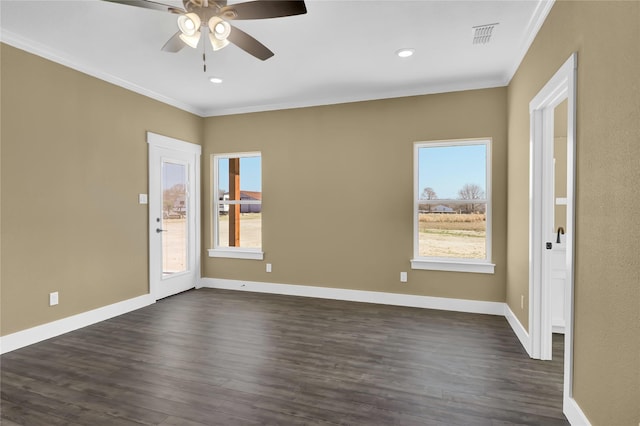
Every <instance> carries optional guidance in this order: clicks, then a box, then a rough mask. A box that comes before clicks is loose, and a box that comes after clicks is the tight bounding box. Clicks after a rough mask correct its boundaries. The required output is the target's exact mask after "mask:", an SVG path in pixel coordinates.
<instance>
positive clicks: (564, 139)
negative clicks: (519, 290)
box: [529, 53, 577, 407]
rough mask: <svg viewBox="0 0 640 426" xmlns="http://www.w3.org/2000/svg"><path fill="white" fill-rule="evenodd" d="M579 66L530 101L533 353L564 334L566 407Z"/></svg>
mask: <svg viewBox="0 0 640 426" xmlns="http://www.w3.org/2000/svg"><path fill="white" fill-rule="evenodd" d="M576 70H577V55H576V54H575V53H574V54H572V55H571V56H570V57H569V59H568V60H567V61H566V62H565V63H564V64H563V65H562V67H560V69H559V70H558V71H557V72H556V74H555V75H554V76H553V77H552V78H551V79H550V80H549V81H548V82H547V84H546V85H545V86H544V87H543V88H542V90H540V92H539V93H538V94H537V95H536V96H535V97H534V98H533V100H532V101H531V102H530V104H529V113H530V129H531V130H530V132H531V139H530V143H531V167H530V191H531V193H530V200H531V203H530V212H529V218H530V224H529V244H530V246H529V254H530V265H529V335H530V339H531V341H530V348H531V353H530V355H531V357H532V358H537V359H542V360H550V359H551V358H552V338H553V332H554V331H555V332H557V333H559V332H563V333H564V391H563V401H564V404H563V405H564V406H565V407H566V406H567V403H568V401H569V400H570V399H571V398H572V371H573V289H574V246H575V235H576V234H575V173H576V160H575V157H576V138H575V117H576V102H575V101H576Z"/></svg>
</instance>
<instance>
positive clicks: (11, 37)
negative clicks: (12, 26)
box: [0, 29, 204, 117]
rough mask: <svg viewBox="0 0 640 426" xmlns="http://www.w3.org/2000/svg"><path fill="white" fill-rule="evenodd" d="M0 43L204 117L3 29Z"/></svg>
mask: <svg viewBox="0 0 640 426" xmlns="http://www.w3.org/2000/svg"><path fill="white" fill-rule="evenodd" d="M0 42H2V43H5V44H7V45H9V46H13V47H15V48H16V49H20V50H24V51H25V52H28V53H32V54H34V55H36V56H40V57H41V58H44V59H47V60H49V61H52V62H55V63H57V64H60V65H63V66H65V67H67V68H71V69H73V70H75V71H79V72H81V73H83V74H87V75H89V76H91V77H95V78H97V79H99V80H103V81H106V82H107V83H111V84H114V85H116V86H119V87H122V88H124V89H127V90H130V91H132V92H135V93H138V94H140V95H143V96H146V97H148V98H151V99H154V100H156V101H159V102H162V103H164V104H167V105H170V106H173V107H176V108H178V109H181V110H183V111H186V112H190V113H192V114H195V115H198V116H200V117H203V116H204V114H203V111H202V110H200V109H198V108H195V107H193V106H192V105H188V104H186V103H184V102H181V101H178V100H176V99H173V98H169V97H167V96H164V95H161V94H160V93H157V92H154V91H152V90H149V89H146V88H144V87H142V86H139V85H137V84H135V83H132V82H130V81H128V80H124V79H122V78H120V77H117V76H115V75H113V74H109V73H106V72H104V71H102V70H99V69H96V68H93V67H90V66H87V65H85V64H83V63H81V61H79V60H78V59H77V58H72V57H69V56H68V55H64V54H63V53H60V52H57V51H55V50H53V49H51V48H50V47H47V46H44V45H42V44H40V43H36V42H34V41H32V40H28V39H26V38H24V37H22V36H19V35H17V34H15V33H13V32H11V31H7V30H4V29H3V30H2V32H1V33H0Z"/></svg>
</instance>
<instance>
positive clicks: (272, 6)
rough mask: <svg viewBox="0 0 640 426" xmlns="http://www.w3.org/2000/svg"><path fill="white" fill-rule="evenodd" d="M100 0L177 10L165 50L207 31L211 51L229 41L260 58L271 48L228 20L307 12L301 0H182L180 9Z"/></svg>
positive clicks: (193, 41)
mask: <svg viewBox="0 0 640 426" xmlns="http://www.w3.org/2000/svg"><path fill="white" fill-rule="evenodd" d="M104 1H108V2H112V3H119V4H126V5H129V6H136V7H142V8H145V9H153V10H161V11H165V12H170V13H174V14H177V15H178V28H179V31H178V32H177V33H175V34H174V35H173V36H172V37H171V38H170V39H169V41H167V42H166V43H165V45H164V46H163V47H162V50H163V51H165V52H178V51H179V50H180V49H182V48H183V47H184V46H185V45H186V46H190V47H192V48H194V49H195V48H196V47H197V46H198V42H199V41H200V38H201V36H202V34H203V33H205V34H207V33H208V35H209V41H210V43H211V46H212V47H213V50H214V51H215V50H220V49H222V48H224V47H226V46H228V45H229V43H233V44H235V45H236V46H238V47H239V48H240V49H242V50H244V51H245V52H247V53H249V54H251V55H253V56H255V57H256V58H258V59H260V60H263V61H264V60H266V59H269V58H270V57H272V56H273V52H272V51H271V50H269V48H267V47H266V46H265V45H264V44H262V43H260V42H259V41H258V40H256V39H255V38H253V37H252V36H250V35H249V34H247V33H245V32H244V31H242V30H241V29H239V28H237V27H234V26H232V25H231V24H230V23H229V21H233V20H244V19H267V18H281V17H286V16H294V15H303V14H305V13H307V7H306V6H305V4H304V0H253V1H247V2H244V3H236V4H232V5H228V4H227V0H182V4H183V5H184V9H182V8H179V7H175V6H171V5H167V4H163V3H158V2H155V1H149V0H104Z"/></svg>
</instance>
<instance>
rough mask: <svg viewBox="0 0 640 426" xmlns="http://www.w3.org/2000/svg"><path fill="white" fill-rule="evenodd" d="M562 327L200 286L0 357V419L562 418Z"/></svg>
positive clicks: (375, 421)
mask: <svg viewBox="0 0 640 426" xmlns="http://www.w3.org/2000/svg"><path fill="white" fill-rule="evenodd" d="M562 351H563V348H562V338H561V336H554V361H535V360H531V359H529V357H528V356H527V355H526V353H525V351H524V350H523V349H522V347H521V346H520V344H519V343H518V340H517V338H516V337H515V335H514V334H513V332H512V331H511V329H510V328H509V326H508V324H507V322H506V320H505V319H504V318H502V317H495V316H487V315H476V314H464V313H455V312H444V311H435V310H426V309H414V308H404V307H395V306H384V305H373V304H364V303H353V302H342V301H332V300H321V299H309V298H301V297H292V296H280V295H269V294H258V293H247V292H233V291H224V290H212V289H201V290H192V291H188V292H186V293H182V294H179V295H176V296H173V297H170V298H167V299H164V300H162V301H159V302H158V303H156V304H154V305H151V306H149V307H146V308H144V309H140V310H138V311H135V312H131V313H129V314H126V315H122V316H119V317H116V318H113V319H111V320H108V321H104V322H102V323H99V324H96V325H93V326H90V327H86V328H84V329H81V330H78V331H75V332H71V333H68V334H65V335H62V336H59V337H57V338H54V339H50V340H48V341H45V342H42V343H38V344H35V345H32V346H29V347H26V348H23V349H20V350H17V351H14V352H11V353H8V354H5V355H3V356H2V357H1V358H0V362H1V364H0V365H1V372H2V383H1V390H2V395H1V401H0V410H1V418H2V424H3V425H29V426H32V425H33V426H37V425H47V426H49V425H130V424H147V425H163V426H169V425H175V426H177V425H181V426H183V425H184V426H193V425H254V424H269V425H275V424H280V425H325V424H343V425H403V426H404V425H409V426H410V425H495V426H497V425H566V424H568V422H567V421H566V419H565V417H564V416H563V414H562Z"/></svg>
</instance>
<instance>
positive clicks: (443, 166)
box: [418, 144, 487, 200]
mask: <svg viewBox="0 0 640 426" xmlns="http://www.w3.org/2000/svg"><path fill="white" fill-rule="evenodd" d="M418 157H419V158H418V163H419V165H418V190H419V192H418V197H419V199H421V200H434V199H441V200H442V199H450V200H456V199H459V198H465V199H467V197H468V198H484V197H485V189H486V188H485V186H486V176H487V147H486V145H484V144H473V145H453V146H433V147H421V148H420V149H419V151H418Z"/></svg>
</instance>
